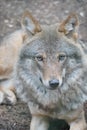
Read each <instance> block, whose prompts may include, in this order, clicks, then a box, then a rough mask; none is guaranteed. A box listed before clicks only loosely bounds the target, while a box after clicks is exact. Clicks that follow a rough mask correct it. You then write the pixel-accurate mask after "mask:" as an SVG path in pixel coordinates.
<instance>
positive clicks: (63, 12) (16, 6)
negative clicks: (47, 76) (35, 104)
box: [0, 0, 87, 130]
mask: <svg viewBox="0 0 87 130" xmlns="http://www.w3.org/2000/svg"><path fill="white" fill-rule="evenodd" d="M26 8H27V9H29V10H30V11H31V12H32V14H33V15H34V16H35V17H36V18H37V19H38V20H39V21H40V23H42V24H53V23H57V22H60V21H61V20H63V19H64V18H65V17H66V16H67V15H68V14H69V13H70V12H76V13H77V15H78V17H79V21H80V27H79V38H80V39H81V40H83V41H84V42H87V0H0V40H1V38H2V37H4V36H5V35H7V34H9V33H11V32H13V31H15V30H17V29H19V28H20V20H21V16H22V14H23V12H24V10H25V9H26ZM30 119H31V116H30V113H29V110H28V108H27V105H26V104H23V103H21V102H18V103H17V104H16V105H14V106H9V105H7V106H6V105H1V106H0V130H29V124H30ZM57 127H58V128H57ZM57 127H55V128H53V129H52V130H67V129H66V126H62V128H60V126H57ZM49 130H51V128H49Z"/></svg>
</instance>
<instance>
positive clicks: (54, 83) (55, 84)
mask: <svg viewBox="0 0 87 130" xmlns="http://www.w3.org/2000/svg"><path fill="white" fill-rule="evenodd" d="M49 85H50V89H55V88H57V87H58V86H59V80H57V79H52V80H50V81H49Z"/></svg>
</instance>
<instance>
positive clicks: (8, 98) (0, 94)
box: [0, 80, 16, 104]
mask: <svg viewBox="0 0 87 130" xmlns="http://www.w3.org/2000/svg"><path fill="white" fill-rule="evenodd" d="M15 103H16V95H15V88H14V86H13V84H12V81H11V80H3V81H1V82H0V104H15Z"/></svg>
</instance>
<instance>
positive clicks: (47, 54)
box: [19, 11, 83, 90]
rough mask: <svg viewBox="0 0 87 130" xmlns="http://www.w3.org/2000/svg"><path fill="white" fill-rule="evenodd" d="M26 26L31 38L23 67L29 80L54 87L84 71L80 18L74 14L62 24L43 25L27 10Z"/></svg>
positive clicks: (21, 62)
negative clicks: (79, 37)
mask: <svg viewBox="0 0 87 130" xmlns="http://www.w3.org/2000/svg"><path fill="white" fill-rule="evenodd" d="M22 26H23V27H24V28H25V29H26V30H27V31H28V32H29V35H31V38H30V37H29V39H28V40H27V44H26V45H24V46H23V48H22V50H21V52H20V58H19V62H20V66H19V68H21V67H22V69H23V71H25V75H26V77H27V79H28V78H29V79H31V80H34V82H35V83H36V85H37V84H38V82H39V83H40V84H41V85H42V86H44V87H45V88H46V89H50V90H54V89H57V88H58V87H61V86H63V84H64V83H65V82H68V80H70V82H71V84H72V82H76V81H77V80H78V79H79V77H80V75H81V74H82V69H81V68H82V67H83V51H82V49H81V47H80V45H79V43H78V33H77V29H78V18H77V16H76V15H75V14H71V15H70V16H68V17H67V18H66V20H64V21H63V22H62V23H61V25H58V24H55V25H52V26H40V24H39V23H38V22H37V21H36V20H35V19H34V18H33V16H32V15H31V14H30V13H29V12H28V11H26V12H25V14H24V20H23V21H22Z"/></svg>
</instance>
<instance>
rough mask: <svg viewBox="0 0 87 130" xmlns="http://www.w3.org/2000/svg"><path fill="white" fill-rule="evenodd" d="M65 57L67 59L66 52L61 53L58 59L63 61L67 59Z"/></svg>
mask: <svg viewBox="0 0 87 130" xmlns="http://www.w3.org/2000/svg"><path fill="white" fill-rule="evenodd" d="M65 59H66V55H65V54H59V56H58V61H61V62H63V61H65Z"/></svg>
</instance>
